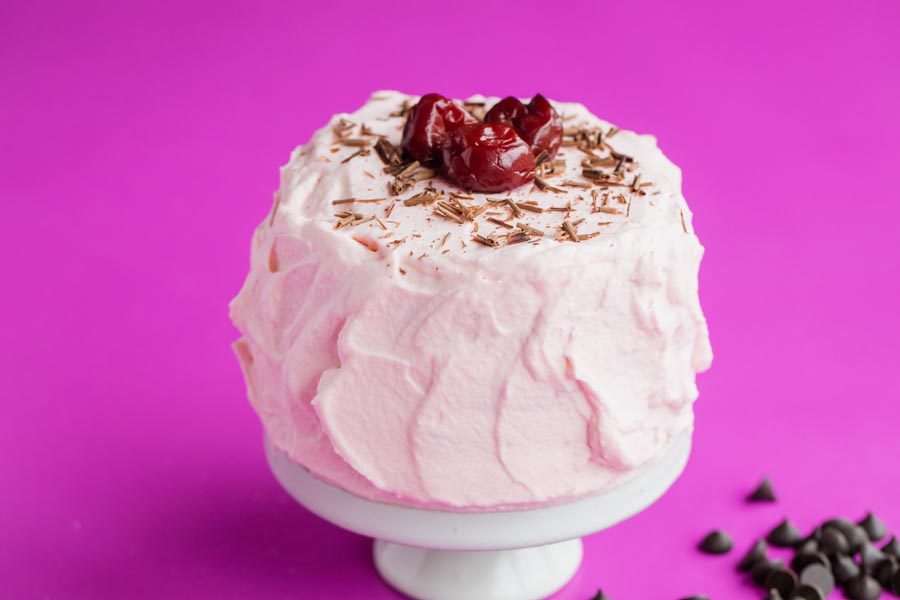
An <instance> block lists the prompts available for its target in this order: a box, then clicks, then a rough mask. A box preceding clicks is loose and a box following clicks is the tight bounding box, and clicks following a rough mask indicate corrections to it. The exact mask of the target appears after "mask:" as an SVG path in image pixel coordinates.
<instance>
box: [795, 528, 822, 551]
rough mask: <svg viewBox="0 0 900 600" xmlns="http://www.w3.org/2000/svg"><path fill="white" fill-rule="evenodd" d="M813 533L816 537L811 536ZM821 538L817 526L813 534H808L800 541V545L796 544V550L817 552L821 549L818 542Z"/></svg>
mask: <svg viewBox="0 0 900 600" xmlns="http://www.w3.org/2000/svg"><path fill="white" fill-rule="evenodd" d="M813 535H815V536H816V537H813ZM821 539H822V532H821V531H820V530H819V528H818V527H817V528H816V531H814V532H813V534H811V535H808V536H807V537H806V539H805V540H803V541H802V542H800V545H799V546H797V552H818V551H819V550H820V549H821V547H820V543H819V540H821Z"/></svg>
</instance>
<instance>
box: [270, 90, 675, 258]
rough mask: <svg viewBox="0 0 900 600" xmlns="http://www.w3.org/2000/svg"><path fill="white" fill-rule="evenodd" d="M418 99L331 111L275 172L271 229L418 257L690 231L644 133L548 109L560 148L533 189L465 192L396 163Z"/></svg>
mask: <svg viewBox="0 0 900 600" xmlns="http://www.w3.org/2000/svg"><path fill="white" fill-rule="evenodd" d="M417 100H418V98H417V97H415V96H408V95H406V94H402V93H399V92H393V91H381V92H376V93H375V94H373V95H372V97H371V98H370V99H369V101H368V102H367V103H366V104H365V105H364V106H363V107H362V108H360V109H359V110H358V111H356V112H354V113H351V114H346V113H345V114H337V115H335V116H334V117H333V118H332V120H331V121H330V122H329V124H328V125H327V126H326V127H324V128H322V129H320V130H319V131H317V132H316V133H315V134H314V135H313V137H312V139H311V140H310V142H309V143H308V144H306V145H304V146H300V147H299V148H297V149H296V150H295V151H294V152H293V153H292V155H291V160H290V162H289V163H288V165H286V166H285V167H284V168H283V169H282V174H281V189H280V190H279V192H278V194H277V195H276V204H275V206H274V208H273V214H272V216H271V221H270V222H271V223H273V224H275V223H276V222H280V224H282V225H283V226H286V227H288V228H295V227H305V226H312V227H316V228H318V229H321V230H328V231H330V232H332V233H333V234H334V235H337V236H346V237H347V238H350V239H352V240H354V241H356V242H358V243H359V244H362V245H363V246H365V247H366V248H368V249H369V250H372V251H373V252H384V253H388V254H392V253H398V252H399V253H402V254H403V255H405V256H409V257H413V258H419V259H421V258H426V257H428V256H443V255H451V256H454V255H474V256H477V257H478V258H479V259H480V258H483V257H485V256H484V253H486V252H498V251H499V252H516V253H519V252H529V251H533V250H534V247H540V248H549V247H556V246H560V245H571V244H575V243H579V244H598V243H611V242H612V241H613V240H614V239H615V238H616V236H617V235H619V234H621V233H622V232H623V231H627V230H629V229H632V228H636V227H647V226H651V227H675V228H678V229H683V230H684V232H685V233H687V232H688V231H690V212H689V210H688V208H687V205H686V204H685V202H684V199H683V197H682V196H681V191H680V188H681V172H680V170H679V169H678V167H676V166H675V165H674V164H672V162H671V161H669V160H668V159H667V158H666V157H665V156H664V155H663V153H662V152H661V151H660V150H659V148H658V147H657V145H656V139H655V138H654V137H653V136H650V135H638V134H636V133H634V132H630V131H624V130H619V129H617V128H616V127H614V126H612V125H611V124H609V123H608V122H606V121H603V120H601V119H599V118H597V117H595V116H594V115H592V114H591V113H590V112H589V111H588V110H587V109H586V108H585V107H584V106H583V105H581V104H577V103H565V102H552V104H553V106H554V108H556V110H557V111H558V112H559V114H560V116H561V117H562V119H563V125H564V128H565V129H564V138H563V142H562V147H561V148H560V150H559V152H558V154H557V155H556V157H555V158H554V159H550V160H546V161H544V162H543V163H542V164H540V165H539V166H538V168H537V171H536V173H535V178H534V181H533V182H531V183H528V184H526V185H522V186H520V187H518V188H515V189H513V190H511V191H508V192H500V193H477V192H469V191H467V190H464V189H461V188H459V187H457V186H455V185H454V184H452V183H450V182H448V181H447V180H445V179H443V178H442V177H441V176H440V175H439V174H438V173H437V172H436V171H435V170H433V169H429V168H427V167H424V166H421V165H419V164H418V163H417V162H415V161H409V160H407V159H404V158H403V157H402V156H401V153H400V149H399V147H400V139H401V135H402V132H403V127H404V124H405V122H406V116H407V114H408V111H409V108H410V107H411V106H412V105H414V104H415V102H416V101H417ZM497 101H498V99H497V98H485V97H482V96H473V97H471V98H469V99H468V100H466V101H465V106H466V108H467V109H468V110H469V111H470V112H472V114H474V115H475V116H476V117H479V116H480V115H483V113H484V111H486V110H487V109H489V108H490V107H491V106H492V105H494V104H495V103H496V102H497Z"/></svg>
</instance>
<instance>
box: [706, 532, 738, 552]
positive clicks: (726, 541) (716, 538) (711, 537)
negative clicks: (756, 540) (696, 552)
mask: <svg viewBox="0 0 900 600" xmlns="http://www.w3.org/2000/svg"><path fill="white" fill-rule="evenodd" d="M733 547H734V542H732V541H731V536H729V535H728V534H727V533H725V532H724V531H721V530H716V531H713V532H712V533H710V534H708V535H707V536H706V537H705V538H703V541H701V542H700V550H701V551H703V552H706V553H707V554H727V553H729V552H731V549H732V548H733Z"/></svg>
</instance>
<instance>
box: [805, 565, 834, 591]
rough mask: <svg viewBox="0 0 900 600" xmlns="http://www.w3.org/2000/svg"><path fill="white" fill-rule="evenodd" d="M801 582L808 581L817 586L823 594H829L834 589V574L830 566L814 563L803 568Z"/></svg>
mask: <svg viewBox="0 0 900 600" xmlns="http://www.w3.org/2000/svg"><path fill="white" fill-rule="evenodd" d="M800 583H807V584H812V585H814V586H816V588H818V589H819V590H820V591H821V592H822V595H823V596H827V595H828V594H830V593H831V592H832V591H834V575H832V574H831V568H830V565H829V566H825V565H820V564H812V565H809V566H807V567H806V568H805V569H803V572H802V573H800Z"/></svg>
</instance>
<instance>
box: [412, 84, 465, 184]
mask: <svg viewBox="0 0 900 600" xmlns="http://www.w3.org/2000/svg"><path fill="white" fill-rule="evenodd" d="M476 122H477V121H476V120H475V117H473V116H472V115H470V114H469V113H468V112H467V111H466V109H465V108H463V107H462V106H460V105H459V104H457V103H456V102H453V101H452V100H449V99H447V98H445V97H444V96H441V95H440V94H426V95H424V96H422V98H421V99H420V100H419V102H418V104H416V105H415V106H413V107H412V108H411V109H410V111H409V116H408V117H407V119H406V126H405V127H404V128H403V140H402V142H401V147H402V148H403V152H404V153H405V154H406V155H407V156H408V157H409V158H412V159H414V160H417V161H419V162H420V163H422V164H423V165H428V166H437V165H439V164H440V162H441V146H442V144H443V142H444V140H445V139H446V137H447V134H448V133H450V132H451V131H452V130H454V129H456V128H457V127H459V126H460V125H465V124H468V123H476Z"/></svg>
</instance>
